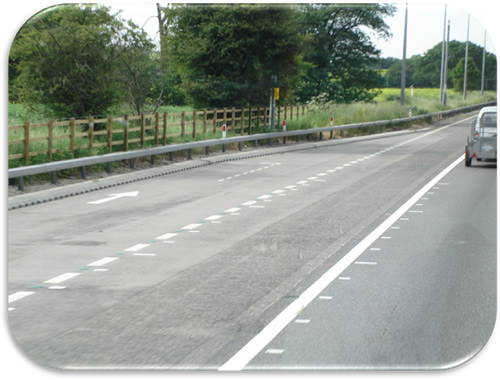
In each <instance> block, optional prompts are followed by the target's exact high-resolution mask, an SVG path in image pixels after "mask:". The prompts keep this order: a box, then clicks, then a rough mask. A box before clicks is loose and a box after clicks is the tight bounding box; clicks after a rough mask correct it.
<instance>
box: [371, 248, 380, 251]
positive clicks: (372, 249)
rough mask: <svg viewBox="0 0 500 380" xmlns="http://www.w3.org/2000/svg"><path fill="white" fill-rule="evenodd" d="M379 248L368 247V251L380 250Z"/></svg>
mask: <svg viewBox="0 0 500 380" xmlns="http://www.w3.org/2000/svg"><path fill="white" fill-rule="evenodd" d="M380 250H381V248H370V251H380Z"/></svg>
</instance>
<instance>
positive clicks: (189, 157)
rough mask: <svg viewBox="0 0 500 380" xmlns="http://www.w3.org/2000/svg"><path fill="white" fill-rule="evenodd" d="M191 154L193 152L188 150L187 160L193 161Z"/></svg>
mask: <svg viewBox="0 0 500 380" xmlns="http://www.w3.org/2000/svg"><path fill="white" fill-rule="evenodd" d="M192 154H193V150H192V149H188V158H187V159H188V160H192V159H193V156H192Z"/></svg>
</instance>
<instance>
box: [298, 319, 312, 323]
mask: <svg viewBox="0 0 500 380" xmlns="http://www.w3.org/2000/svg"><path fill="white" fill-rule="evenodd" d="M309 322H311V320H310V319H296V320H295V323H303V324H307V323H309Z"/></svg>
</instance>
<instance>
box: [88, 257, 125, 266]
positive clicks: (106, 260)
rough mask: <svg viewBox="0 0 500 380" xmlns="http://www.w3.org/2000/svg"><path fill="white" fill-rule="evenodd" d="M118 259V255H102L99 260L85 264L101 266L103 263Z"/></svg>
mask: <svg viewBox="0 0 500 380" xmlns="http://www.w3.org/2000/svg"><path fill="white" fill-rule="evenodd" d="M115 260H118V257H104V258H102V259H100V260H97V261H94V262H92V263H90V264H87V266H89V267H102V266H103V265H106V264H108V263H110V262H112V261H115Z"/></svg>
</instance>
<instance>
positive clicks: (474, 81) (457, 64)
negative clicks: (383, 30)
mask: <svg viewBox="0 0 500 380" xmlns="http://www.w3.org/2000/svg"><path fill="white" fill-rule="evenodd" d="M465 45H466V43H465V42H459V41H450V43H449V47H448V50H449V53H448V73H449V75H448V79H447V87H448V88H454V89H455V90H457V91H462V89H463V80H464V66H465V65H464V63H465ZM441 47H442V43H441V42H440V43H438V44H436V45H435V46H434V47H433V48H431V49H429V50H428V51H426V52H425V53H424V54H423V55H414V56H413V57H411V58H409V59H407V61H406V83H407V85H413V86H414V87H419V88H425V87H439V84H440V78H441V76H440V75H441ZM482 64H483V47H481V46H478V45H476V44H474V43H472V42H469V53H468V64H467V89H468V90H479V89H480V87H481V69H482ZM377 66H378V69H379V74H380V78H379V80H380V87H399V86H400V85H401V66H402V61H401V60H400V59H396V58H381V59H380V60H379V62H378V63H377V65H375V66H374V68H376V67H377ZM496 81H497V58H496V55H495V54H492V53H489V52H486V62H485V89H486V90H490V91H496V88H497V87H496Z"/></svg>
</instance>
